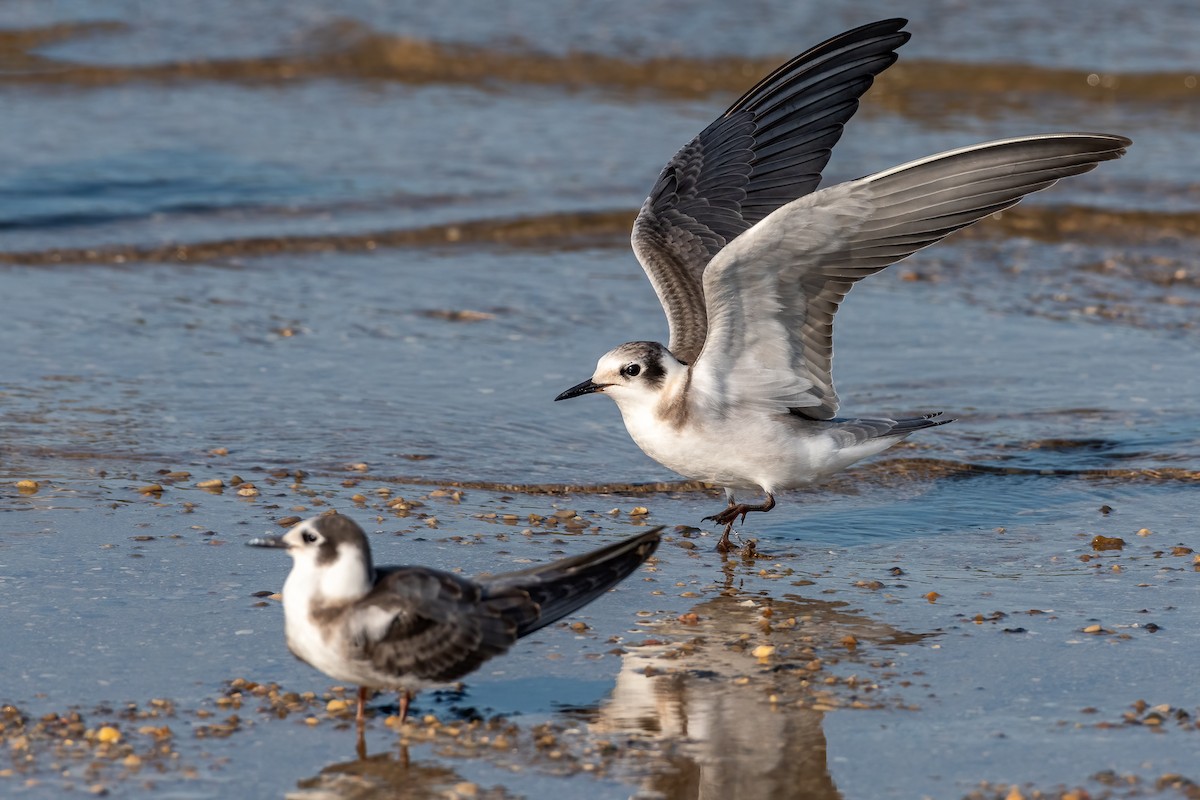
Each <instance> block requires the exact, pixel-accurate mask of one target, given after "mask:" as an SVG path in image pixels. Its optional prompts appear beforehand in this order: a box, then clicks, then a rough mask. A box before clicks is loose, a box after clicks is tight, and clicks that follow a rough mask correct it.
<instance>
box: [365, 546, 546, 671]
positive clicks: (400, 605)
mask: <svg viewBox="0 0 1200 800" xmlns="http://www.w3.org/2000/svg"><path fill="white" fill-rule="evenodd" d="M380 573H381V576H382V580H380V582H379V583H378V584H377V585H376V587H375V589H374V591H373V592H372V593H371V594H370V595H368V596H367V598H365V600H366V603H369V604H372V605H376V606H379V607H381V609H382V611H384V612H387V613H389V614H391V615H392V619H391V622H390V624H389V625H387V627H386V628H385V629H384V630H383V632H382V634H381V635H378V636H374V637H372V638H371V639H369V640H367V639H365V638H364V639H361V640H360V641H359V642H357V644H358V645H359V652H358V657H359V658H363V659H365V660H369V661H371V662H372V663H373V664H374V666H375V668H376V669H378V670H380V671H382V672H386V673H389V674H393V675H397V676H401V675H412V676H415V677H419V678H421V679H423V680H427V681H432V682H446V681H453V680H457V679H458V678H461V677H462V676H463V675H466V674H468V673H470V672H472V671H474V670H475V669H476V668H478V667H479V665H480V664H482V663H483V662H485V661H487V660H488V659H489V658H492V657H493V656H497V655H500V654H501V653H503V652H505V651H506V650H508V648H509V647H511V646H512V644H513V643H514V642H515V641H516V640H517V627H518V623H519V620H520V619H521V618H523V617H525V616H529V615H536V613H537V610H536V607H535V606H534V603H533V602H532V601H531V600H530V599H529V598H528V596H525V597H520V596H518V597H512V596H503V597H499V598H496V601H497V602H495V603H492V602H489V599H488V598H486V597H485V593H484V591H483V589H482V587H480V586H479V585H477V584H474V583H472V582H471V581H468V580H465V579H463V578H459V577H458V576H456V575H452V574H450V573H446V572H440V571H438V570H432V569H426V568H424V567H393V568H390V569H388V570H380Z"/></svg>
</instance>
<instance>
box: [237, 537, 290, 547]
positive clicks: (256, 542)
mask: <svg viewBox="0 0 1200 800" xmlns="http://www.w3.org/2000/svg"><path fill="white" fill-rule="evenodd" d="M246 545H247V546H248V547H279V548H282V549H284V550H286V549H287V546H288V545H287V542H285V541H284V540H283V537H282V536H266V537H264V538H262V539H251V540H250V541H248V542H246Z"/></svg>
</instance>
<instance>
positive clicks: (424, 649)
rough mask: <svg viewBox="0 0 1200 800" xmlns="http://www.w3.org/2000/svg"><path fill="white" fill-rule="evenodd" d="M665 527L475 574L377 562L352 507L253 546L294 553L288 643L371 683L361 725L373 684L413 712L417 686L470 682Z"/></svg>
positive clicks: (606, 584) (612, 581)
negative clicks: (540, 561) (577, 552)
mask: <svg viewBox="0 0 1200 800" xmlns="http://www.w3.org/2000/svg"><path fill="white" fill-rule="evenodd" d="M661 530H662V528H661V527H659V528H654V529H652V530H649V531H646V532H645V533H641V534H638V535H637V536H632V537H629V538H627V539H623V540H621V541H619V542H616V543H614V544H611V545H608V546H607V547H602V548H600V549H598V550H593V551H591V552H589V553H584V554H582V555H578V556H573V557H571V558H565V559H562V560H560V561H554V562H552V563H549V564H539V565H537V566H533V567H530V568H529V569H525V570H521V571H519V572H508V573H504V574H501V575H489V576H486V577H479V578H475V579H474V580H470V579H467V578H463V577H460V576H458V575H455V574H453V573H450V572H443V571H441V570H436V569H431V568H429V567H418V566H398V567H376V566H375V565H374V563H373V562H372V560H371V546H370V545H369V544H368V542H367V537H366V535H365V534H364V533H363V531H362V528H360V527H359V526H358V525H357V524H356V523H355V522H354V520H352V519H350V518H349V517H346V516H342V515H341V514H327V515H324V516H319V517H313V518H311V519H307V520H304V521H303V522H300V523H297V524H296V525H295V526H294V527H293V528H291V529H290V530H289V531H288V532H287V533H285V534H284V535H283V536H274V537H268V538H262V539H252V540H251V541H249V542H247V544H249V545H251V546H254V547H275V548H282V549H284V550H287V552H288V555H290V556H291V557H292V562H293V563H292V571H291V572H290V573H289V574H288V577H287V581H286V582H285V583H284V585H283V614H284V630H285V635H286V639H287V646H288V649H289V650H291V651H292V653H293V654H294V655H295V656H296V657H297V658H299V659H300V660H301V661H304V662H305V663H307V664H309V665H311V666H313V667H316V668H317V669H319V670H320V671H321V672H324V673H325V674H326V675H328V676H330V677H331V678H333V679H335V680H338V681H343V682H345V683H351V684H357V685H358V686H359V690H358V714H357V720H358V725H359V730H360V733H361V730H362V725H363V718H364V712H363V707H364V704H365V703H366V699H367V691H368V689H380V690H393V691H397V692H399V693H400V718H401V720H403V719H404V718H405V717H406V716H407V714H408V705H409V702H410V701H411V700H412V698H413V695H414V693H415V692H417V691H419V690H421V689H424V688H428V687H431V686H437V685H443V684H446V683H450V682H453V681H456V680H458V679H459V678H461V677H463V676H464V675H466V674H468V673H470V672H472V671H474V670H475V669H476V668H478V667H479V666H480V665H481V664H483V662H485V661H487V660H488V659H490V658H492V657H493V656H497V655H500V654H501V653H504V652H505V651H507V650H508V649H509V648H510V647H511V646H512V645H513V643H514V642H516V641H517V639H519V638H521V637H522V636H526V635H528V634H530V633H533V632H534V631H536V630H538V629H539V628H543V627H545V626H546V625H549V624H551V623H552V622H555V621H556V620H558V619H561V618H562V617H565V616H566V615H568V614H570V613H572V612H574V611H576V610H578V609H579V608H581V607H582V606H584V605H586V604H588V603H590V602H591V601H593V600H595V599H596V598H597V597H599V596H600V595H602V594H604V593H605V592H607V591H608V590H609V589H610V588H612V587H613V586H614V585H616V584H617V583H619V582H620V581H621V580H622V579H623V578H625V577H627V576H629V575H630V574H631V573H633V572H634V571H635V570H636V569H637V568H638V567H639V566H641V564H642V563H643V562H644V561H645V560H646V559H647V558H649V557H650V556H651V554H653V553H654V550H655V548H656V547H658V541H659V532H660V531H661Z"/></svg>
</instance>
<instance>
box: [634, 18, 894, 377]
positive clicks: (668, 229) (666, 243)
mask: <svg viewBox="0 0 1200 800" xmlns="http://www.w3.org/2000/svg"><path fill="white" fill-rule="evenodd" d="M905 24H906V23H905V20H902V19H891V20H883V21H881V22H876V23H872V24H870V25H864V26H862V27H860V28H856V29H854V30H852V31H848V32H846V33H843V34H841V35H839V36H835V37H834V38H832V39H829V40H828V41H826V42H823V43H821V44H819V45H817V46H816V47H814V48H812V49H811V50H809V51H807V52H805V53H802V54H801V55H799V56H796V57H795V58H793V59H792V60H791V61H789V62H788V63H786V64H784V65H783V66H781V67H779V68H778V69H776V70H775V71H774V72H772V73H771V74H770V75H768V76H767V77H766V78H764V79H763V80H761V81H760V82H759V83H758V84H756V85H755V86H754V87H753V88H751V89H750V91H748V92H747V93H746V94H745V95H743V96H742V97H741V98H739V99H738V101H737V102H735V103H734V104H733V105H732V106H730V107H729V109H728V110H727V111H726V112H725V113H724V115H722V116H721V117H720V118H719V119H717V120H716V121H715V122H713V123H712V124H711V125H709V126H708V127H707V128H706V129H705V130H704V131H702V132H701V133H700V134H699V135H698V136H696V137H695V138H694V139H692V140H691V141H690V142H688V143H687V144H686V145H684V146H683V148H682V149H680V150H679V152H678V153H676V154H675V156H674V158H672V159H671V161H670V162H668V164H667V165H666V167H665V168H664V169H663V171H662V173H661V174H660V175H659V178H658V182H657V183H656V184H655V185H654V188H653V189H652V190H651V192H650V196H649V197H647V198H646V202H645V203H644V204H643V205H642V208H641V211H640V213H639V214H638V216H637V220H636V222H635V223H634V226H633V236H632V240H633V249H634V252H635V253H636V254H637V257H638V260H639V261H640V262H641V264H642V268H643V269H644V270H645V271H646V275H647V276H648V277H649V278H650V282H651V284H653V286H654V290H655V292H656V293H657V294H658V299H659V301H660V302H661V303H662V305H663V310H664V311H665V312H666V315H667V322H668V324H669V325H670V331H671V333H670V336H671V338H670V342H669V344H668V348H669V349H670V350H671V352H672V353H674V355H675V356H676V358H679V359H680V360H682V361H684V362H689V363H690V362H692V361H693V360H695V358H696V357H697V356H698V355H699V354H700V350H701V348H702V347H703V345H704V339H705V334H706V330H707V317H706V313H705V306H704V290H703V286H702V278H703V275H704V268H705V266H707V264H708V263H709V261H710V260H712V258H713V256H714V255H716V254H717V253H718V252H719V251H720V250H721V248H723V247H725V245H726V244H727V243H729V242H730V241H732V240H733V239H734V238H735V237H737V236H738V235H739V234H741V233H742V232H743V231H745V230H747V229H749V228H750V227H751V226H752V225H754V224H755V223H757V222H758V221H760V220H762V219H763V218H764V217H766V216H767V215H768V214H770V213H771V212H772V211H774V210H775V209H777V208H779V207H780V206H781V205H783V204H785V203H788V202H790V201H792V200H794V199H796V198H797V197H801V196H803V195H806V194H808V193H809V192H811V191H813V190H814V189H816V187H817V184H818V183H819V182H820V179H821V170H822V169H824V168H825V164H826V163H827V162H828V161H829V156H830V152H831V149H832V147H833V145H834V144H836V143H837V141H838V139H839V138H841V135H842V129H843V126H844V125H845V124H846V122H847V121H848V120H849V119H850V117H852V116H853V115H854V112H855V111H857V110H858V99H859V97H861V96H862V95H863V93H864V92H866V91H867V89H869V88H870V86H871V83H872V82H873V81H874V76H875V75H877V74H879V73H880V72H882V71H883V70H885V69H887V68H888V67H889V66H891V65H892V64H893V63H895V61H896V53H895V50H896V49H897V48H898V47H900V46H901V45H903V44H904V43H905V42H906V41H908V38H909V34H908V33H906V32H903V31H901V30H900V29H901V28H902V27H904V25H905Z"/></svg>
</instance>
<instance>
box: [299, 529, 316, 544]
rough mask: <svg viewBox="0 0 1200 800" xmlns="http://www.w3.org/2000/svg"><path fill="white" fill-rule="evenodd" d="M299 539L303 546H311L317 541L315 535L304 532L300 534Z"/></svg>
mask: <svg viewBox="0 0 1200 800" xmlns="http://www.w3.org/2000/svg"><path fill="white" fill-rule="evenodd" d="M300 538H301V539H303V540H304V543H305V544H312V543H313V542H315V541H316V540H317V535H316V534H315V533H309V532H308V531H305V532H304V533H302V534H300Z"/></svg>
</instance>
